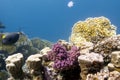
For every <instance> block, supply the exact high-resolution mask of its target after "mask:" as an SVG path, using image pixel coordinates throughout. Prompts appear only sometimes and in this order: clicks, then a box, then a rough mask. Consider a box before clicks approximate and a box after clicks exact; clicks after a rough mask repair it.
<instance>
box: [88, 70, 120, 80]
mask: <svg viewBox="0 0 120 80" xmlns="http://www.w3.org/2000/svg"><path fill="white" fill-rule="evenodd" d="M86 80H120V73H119V72H118V71H112V72H109V70H105V69H103V70H101V71H100V72H98V73H96V74H88V75H87V79H86Z"/></svg>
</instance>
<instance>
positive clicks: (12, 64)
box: [5, 53, 23, 79]
mask: <svg viewBox="0 0 120 80" xmlns="http://www.w3.org/2000/svg"><path fill="white" fill-rule="evenodd" d="M5 61H6V68H7V70H8V72H9V73H10V76H11V78H13V79H22V78H23V71H22V65H23V55H22V54H21V53H17V54H14V55H11V56H9V57H8V58H7V59H6V60H5Z"/></svg>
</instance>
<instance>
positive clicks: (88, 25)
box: [70, 17, 116, 46]
mask: <svg viewBox="0 0 120 80" xmlns="http://www.w3.org/2000/svg"><path fill="white" fill-rule="evenodd" d="M115 34H116V27H115V26H114V25H111V22H110V21H109V19H107V18H105V17H95V18H87V19H86V20H85V21H78V22H77V23H75V24H74V26H73V28H72V33H71V36H70V41H71V42H72V43H74V44H76V45H78V46H81V45H82V43H83V42H86V41H87V42H89V41H90V42H93V43H96V42H98V41H101V40H102V39H103V38H106V37H110V36H113V35H115Z"/></svg>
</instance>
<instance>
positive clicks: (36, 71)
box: [26, 54, 43, 80]
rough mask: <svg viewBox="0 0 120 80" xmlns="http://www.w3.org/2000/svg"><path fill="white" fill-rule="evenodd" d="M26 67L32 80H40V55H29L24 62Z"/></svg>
mask: <svg viewBox="0 0 120 80" xmlns="http://www.w3.org/2000/svg"><path fill="white" fill-rule="evenodd" d="M26 65H27V67H28V70H29V73H30V75H32V80H35V79H37V78H39V80H43V79H42V76H41V75H42V69H43V68H42V55H41V54H35V55H31V56H29V57H28V58H27V60H26Z"/></svg>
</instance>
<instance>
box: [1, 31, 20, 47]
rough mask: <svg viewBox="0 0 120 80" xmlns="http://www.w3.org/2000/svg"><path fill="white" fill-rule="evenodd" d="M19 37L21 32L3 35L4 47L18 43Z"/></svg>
mask: <svg viewBox="0 0 120 80" xmlns="http://www.w3.org/2000/svg"><path fill="white" fill-rule="evenodd" d="M19 36H20V33H19V32H14V33H9V34H3V35H2V44H3V45H12V44H14V43H16V42H17V41H18V39H19Z"/></svg>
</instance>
